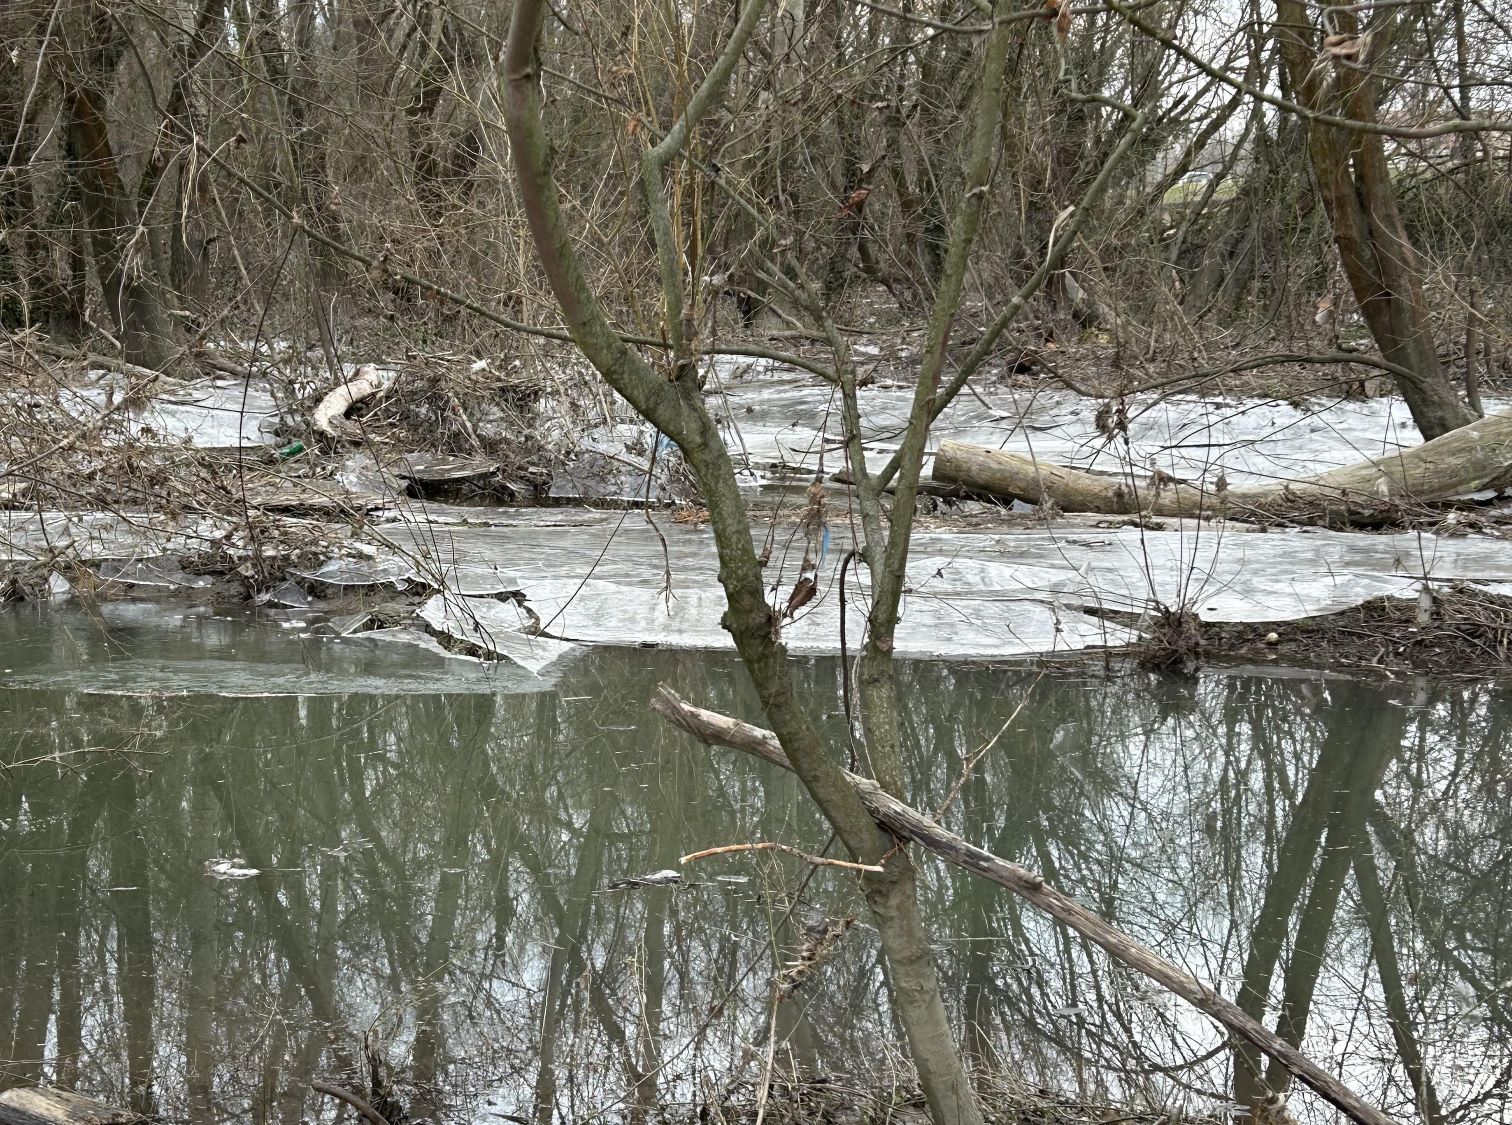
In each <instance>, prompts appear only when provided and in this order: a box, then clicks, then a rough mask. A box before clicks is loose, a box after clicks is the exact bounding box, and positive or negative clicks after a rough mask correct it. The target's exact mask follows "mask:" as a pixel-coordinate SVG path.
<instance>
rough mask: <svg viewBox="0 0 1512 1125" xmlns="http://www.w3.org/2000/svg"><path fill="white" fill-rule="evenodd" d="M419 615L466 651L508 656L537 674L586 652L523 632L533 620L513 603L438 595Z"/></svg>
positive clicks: (432, 628) (576, 647)
mask: <svg viewBox="0 0 1512 1125" xmlns="http://www.w3.org/2000/svg"><path fill="white" fill-rule="evenodd" d="M417 615H418V616H419V618H420V620H422V621H424V622H425V623H426V625H428V626H429V627H430V629H431V631H432V633H433V634H440V635H442V636H444V637H448V638H451V639H452V640H454V641H457V642H460V644H462V645H463V646H465V648H464V651H468V652H471V653H473V654H474V655H477V656H480V657H482V658H484V659H489V658H492V659H499V658H503V659H508V660H511V661H513V662H514V663H516V664H518V665H520V666H521V667H522V668H525V669H527V670H528V671H531V672H534V673H537V674H539V673H541V672H544V671H545V670H546V669H547V668H548V667H550V666H551V665H552V664H555V663H556V662H557V661H559V660H562V659H564V658H567V657H570V656H574V655H577V654H578V653H580V652H582V648H581V646H579V645H575V644H568V643H567V642H565V641H558V640H553V639H551V638H549V637H535V636H527V635H526V634H525V633H522V632H521V631H520V630H521V629H522V628H525V627H527V626H529V625H531V624H533V623H532V622H531V620H530V618H529V616H528V615H527V614H525V613H524V612H523V611H522V610H521V609H520V607H519V606H517V605H515V604H513V603H506V602H496V601H487V600H480V599H477V598H460V597H456V596H454V595H451V594H437V595H435V596H434V597H432V598H431V599H430V600H429V601H427V602H426V603H425V604H424V605H422V606H421V607H420V609H419V610H418V611H417Z"/></svg>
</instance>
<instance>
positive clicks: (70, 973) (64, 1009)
mask: <svg viewBox="0 0 1512 1125" xmlns="http://www.w3.org/2000/svg"><path fill="white" fill-rule="evenodd" d="M117 768H125V767H124V766H119V765H117V764H115V763H110V762H106V763H101V764H100V765H97V766H95V767H94V768H93V769H91V770H89V772H88V773H86V774H85V776H84V784H83V786H82V787H81V788H80V790H79V795H78V797H77V798H76V799H75V803H74V812H73V815H72V816H71V817H70V818H69V821H68V851H67V854H66V855H65V856H64V859H63V864H62V872H61V877H60V879H59V881H58V921H57V933H58V1019H57V1036H58V1062H57V1069H56V1071H55V1074H56V1077H57V1082H58V1085H59V1086H61V1087H63V1088H64V1089H65V1090H71V1089H73V1088H74V1087H75V1086H76V1085H77V1084H78V1081H79V1072H80V1064H81V1060H82V1056H83V1054H84V1010H83V999H82V996H83V989H82V987H81V982H80V979H79V976H80V965H79V952H80V948H81V946H82V940H81V938H82V935H81V930H82V928H83V924H84V918H83V909H82V906H83V894H84V870H85V867H86V866H87V865H88V861H89V849H90V846H91V844H92V843H93V841H94V837H95V831H96V828H97V826H98V822H99V818H100V810H101V808H102V807H103V805H104V803H105V791H106V788H107V786H108V784H109V779H110V771H111V770H113V769H117Z"/></svg>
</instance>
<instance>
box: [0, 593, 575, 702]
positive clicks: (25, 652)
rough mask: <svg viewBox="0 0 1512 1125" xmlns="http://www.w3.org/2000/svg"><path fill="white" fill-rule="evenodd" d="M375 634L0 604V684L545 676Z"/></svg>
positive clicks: (99, 688)
mask: <svg viewBox="0 0 1512 1125" xmlns="http://www.w3.org/2000/svg"><path fill="white" fill-rule="evenodd" d="M369 638H375V639H374V640H372V641H370V640H369ZM385 642H386V638H384V639H382V640H380V639H376V634H374V633H364V634H360V635H359V636H357V637H353V638H350V639H341V638H322V637H317V636H312V635H310V634H308V633H302V634H301V635H300V636H299V637H298V640H297V642H294V641H292V640H291V637H290V635H289V633H288V632H287V631H285V630H280V629H270V628H267V627H266V626H264V625H259V624H257V623H256V622H255V621H254V619H253V617H252V616H251V615H250V614H247V615H240V614H229V615H228V614H226V613H224V612H219V611H214V610H211V609H209V608H208V607H205V606H186V607H185V608H184V609H183V611H182V612H178V611H175V610H174V609H172V608H165V607H164V606H163V604H162V603H144V602H133V601H104V602H101V603H99V605H98V606H96V607H93V608H91V609H90V610H88V611H85V610H76V609H69V608H48V609H45V610H43V611H41V612H36V613H24V614H20V613H0V652H4V653H5V654H6V660H5V663H6V667H5V668H4V669H3V670H0V684H4V685H5V686H7V687H18V686H46V687H49V688H57V689H66V690H74V691H83V692H96V693H102V694H112V695H114V694H120V695H143V696H162V695H221V696H277V695H290V696H312V695H344V694H347V693H352V692H359V693H363V692H368V693H374V694H377V695H390V696H391V695H395V694H409V693H415V694H428V693H435V692H446V693H482V694H494V693H516V692H522V693H533V692H539V691H546V690H549V689H550V687H551V685H552V679H551V677H550V676H539V675H535V674H533V673H531V672H529V671H527V670H525V669H524V668H521V667H518V666H517V665H514V664H512V663H493V664H480V663H479V662H478V661H476V660H459V659H457V658H456V657H454V656H451V655H447V654H445V653H441V652H438V651H437V650H436V648H435V647H434V646H433V645H422V644H404V645H399V644H392V643H385Z"/></svg>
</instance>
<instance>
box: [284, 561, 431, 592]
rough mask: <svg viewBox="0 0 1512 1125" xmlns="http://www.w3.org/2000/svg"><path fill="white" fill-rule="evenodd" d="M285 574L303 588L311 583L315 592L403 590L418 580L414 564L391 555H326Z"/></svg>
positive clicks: (415, 583)
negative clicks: (325, 558) (309, 566)
mask: <svg viewBox="0 0 1512 1125" xmlns="http://www.w3.org/2000/svg"><path fill="white" fill-rule="evenodd" d="M289 574H290V576H291V577H293V578H294V579H296V580H297V581H299V582H300V583H301V584H303V585H304V586H306V587H307V588H308V587H311V586H313V587H314V588H315V590H316V592H318V593H321V594H325V595H328V596H339V595H343V594H355V593H364V592H371V591H374V590H379V589H385V590H407V589H409V588H411V587H412V586H415V585H417V584H418V583H417V581H416V578H415V568H414V567H413V566H412V565H411V564H410V563H409V562H408V561H407V560H405V559H403V558H398V557H394V556H380V557H379V558H356V559H330V560H328V561H327V562H324V563H322V564H321V565H320V566H317V567H315V568H314V569H313V570H291V571H289Z"/></svg>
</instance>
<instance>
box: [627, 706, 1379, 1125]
mask: <svg viewBox="0 0 1512 1125" xmlns="http://www.w3.org/2000/svg"><path fill="white" fill-rule="evenodd" d="M651 709H652V710H653V711H655V712H656V713H657V714H659V715H661V716H662V717H663V718H664V719H666V720H667V721H668V722H669V723H671V724H672V725H673V726H675V727H678V728H679V729H681V730H684V731H686V732H687V733H688V734H691V735H692V736H693V737H694V738H696V739H698V740H699V741H700V742H704V743H708V744H709V745H713V746H728V747H731V748H732V749H735V750H740V751H743V752H745V753H747V754H751V755H753V756H755V757H757V758H760V759H761V760H762V761H764V762H769V763H771V764H772V765H774V766H780V767H782V768H783V769H791V768H792V767H791V766H790V765H789V764H788V761H787V758H786V757H784V755H783V753H782V748H781V746H780V745H779V744H778V742H777V739H776V737H775V736H774V735H773V734H772V733H771V732H770V731H765V730H762V729H761V728H760V727H755V726H752V725H751V724H750V723H743V722H740V721H739V720H737V719H731V718H729V717H728V716H725V715H720V714H718V713H716V712H714V711H706V710H704V709H703V708H701V707H695V706H693V705H692V704H691V703H688V702H687V701H686V700H684V699H682V698H681V697H680V696H679V695H678V694H677V693H676V692H674V691H673V690H672V689H671V688H669V687H668V686H667V685H666V684H662V685H660V686H659V687H658V688H657V689H656V693H655V694H654V695H653V696H652V697H651ZM846 777H847V779H848V780H849V781H850V783H851V786H852V787H853V788H854V789H855V791H856V793H857V794H859V796H860V798H861V803H862V804H863V805H865V806H866V809H867V811H868V812H869V813H870V814H871V815H872V817H873V818H874V819H875V820H876V822H877V823H878V824H879V825H880V826H881V827H882V828H883V829H885V830H886V831H888V832H891V833H892V834H893V835H894V836H898V837H900V838H902V839H905V840H912V841H913V842H914V843H916V844H919V845H920V846H921V847H923V848H924V849H925V850H926V851H929V852H931V853H933V854H934V855H936V856H938V857H939V858H940V859H943V860H945V861H946V862H947V863H953V864H955V865H956V866H957V867H961V868H964V869H965V870H967V871H970V872H971V873H972V874H975V875H980V876H982V877H983V878H984V879H987V880H989V881H991V882H994V883H996V884H998V885H999V886H1001V887H1006V888H1008V890H1010V891H1012V892H1013V893H1014V894H1016V895H1018V896H1019V897H1020V898H1022V899H1024V900H1025V901H1026V902H1028V903H1029V904H1030V905H1032V906H1035V907H1037V908H1038V909H1040V910H1043V911H1044V912H1045V913H1046V914H1049V915H1050V916H1051V917H1052V918H1055V919H1056V920H1057V921H1059V922H1062V923H1064V924H1065V925H1066V926H1069V927H1070V928H1071V929H1072V930H1074V931H1075V932H1076V933H1078V934H1080V935H1081V936H1082V937H1084V938H1086V939H1087V940H1089V941H1091V942H1092V943H1094V944H1095V945H1097V946H1099V947H1101V948H1102V949H1103V950H1104V951H1105V952H1106V953H1108V954H1109V955H1110V956H1111V957H1113V959H1114V960H1116V961H1118V962H1120V963H1121V964H1124V965H1127V966H1128V967H1129V968H1131V969H1134V970H1135V971H1136V972H1139V973H1143V974H1144V975H1145V976H1147V977H1149V978H1150V979H1151V980H1153V981H1154V982H1155V983H1157V984H1159V985H1161V986H1162V987H1163V988H1166V989H1169V990H1170V991H1171V992H1174V993H1175V994H1176V995H1177V996H1179V997H1181V998H1182V999H1183V1000H1185V1001H1186V1002H1187V1003H1189V1004H1191V1005H1192V1006H1193V1007H1194V1008H1196V1009H1197V1010H1198V1011H1200V1012H1203V1013H1204V1014H1206V1015H1208V1016H1211V1017H1212V1018H1213V1019H1215V1020H1217V1021H1218V1022H1219V1023H1220V1024H1222V1025H1223V1026H1224V1027H1225V1028H1226V1029H1228V1031H1229V1032H1230V1033H1231V1034H1232V1035H1234V1036H1236V1037H1238V1038H1240V1039H1243V1040H1245V1041H1246V1042H1249V1043H1251V1044H1253V1045H1254V1046H1255V1047H1256V1048H1258V1049H1259V1050H1261V1051H1263V1052H1264V1053H1265V1054H1266V1055H1268V1056H1269V1057H1270V1058H1272V1059H1274V1060H1276V1062H1278V1063H1280V1064H1281V1065H1282V1066H1284V1067H1285V1068H1286V1069H1287V1070H1289V1071H1290V1072H1291V1073H1292V1074H1294V1075H1296V1077H1297V1078H1299V1079H1301V1080H1302V1081H1303V1082H1305V1083H1306V1084H1307V1085H1308V1086H1309V1087H1311V1088H1312V1089H1313V1090H1315V1091H1317V1093H1318V1094H1320V1095H1321V1096H1322V1097H1324V1098H1325V1099H1327V1100H1328V1101H1329V1102H1330V1103H1332V1104H1333V1105H1334V1106H1336V1107H1338V1108H1339V1109H1340V1110H1342V1111H1343V1112H1344V1113H1345V1114H1346V1115H1347V1116H1348V1117H1349V1118H1350V1119H1351V1120H1353V1121H1355V1122H1358V1123H1359V1125H1396V1123H1395V1121H1394V1120H1393V1119H1392V1118H1391V1117H1388V1116H1387V1115H1386V1114H1385V1113H1383V1112H1381V1111H1380V1110H1379V1109H1377V1108H1376V1107H1375V1106H1373V1105H1371V1104H1370V1103H1369V1102H1367V1101H1365V1100H1364V1099H1363V1098H1361V1097H1360V1096H1359V1095H1358V1094H1356V1093H1355V1092H1354V1091H1353V1090H1351V1089H1350V1088H1349V1087H1347V1086H1345V1085H1344V1084H1343V1083H1342V1082H1340V1081H1339V1080H1338V1079H1337V1078H1335V1077H1334V1076H1333V1075H1331V1074H1329V1073H1328V1072H1327V1071H1326V1070H1324V1069H1323V1068H1322V1067H1320V1066H1318V1065H1317V1064H1316V1063H1315V1062H1313V1061H1312V1060H1311V1059H1309V1058H1308V1057H1307V1056H1306V1055H1304V1054H1302V1052H1301V1051H1299V1050H1297V1048H1295V1047H1293V1046H1292V1045H1291V1044H1290V1043H1287V1042H1286V1041H1285V1040H1283V1039H1281V1038H1280V1037H1279V1036H1278V1035H1276V1033H1275V1032H1273V1031H1271V1030H1270V1029H1269V1028H1267V1027H1266V1026H1265V1025H1264V1024H1262V1023H1260V1022H1259V1021H1258V1020H1255V1019H1253V1018H1252V1017H1250V1016H1249V1015H1247V1014H1245V1012H1243V1011H1242V1010H1241V1009H1240V1008H1239V1007H1238V1005H1236V1004H1234V1003H1233V1001H1231V1000H1228V999H1226V998H1225V997H1223V996H1221V995H1219V993H1218V992H1217V991H1216V990H1214V989H1213V988H1211V987H1210V986H1208V985H1206V984H1204V983H1203V982H1202V981H1200V980H1198V979H1197V978H1196V977H1194V976H1192V975H1191V974H1190V973H1188V972H1186V971H1185V970H1184V969H1181V968H1179V967H1178V966H1176V965H1174V964H1172V963H1171V962H1170V961H1167V960H1166V959H1165V958H1163V957H1161V956H1160V955H1159V954H1157V953H1155V952H1154V951H1153V950H1151V949H1148V948H1146V947H1145V946H1144V945H1141V944H1140V943H1139V942H1137V941H1135V940H1134V939H1133V938H1131V937H1130V936H1129V935H1128V934H1125V933H1124V932H1123V931H1122V930H1119V929H1118V928H1116V927H1115V926H1113V925H1112V924H1111V923H1109V922H1107V921H1105V920H1103V919H1102V918H1100V917H1098V916H1097V915H1096V914H1094V913H1093V912H1092V911H1090V910H1088V909H1087V908H1086V907H1085V906H1083V905H1082V904H1081V903H1079V902H1077V901H1076V900H1075V899H1073V898H1071V897H1069V896H1068V895H1065V894H1062V893H1061V892H1060V891H1058V890H1056V889H1055V888H1054V887H1052V886H1050V885H1049V884H1047V883H1046V882H1045V880H1044V879H1043V878H1042V877H1041V876H1039V875H1037V874H1035V873H1034V872H1032V871H1030V870H1028V869H1027V868H1024V867H1020V866H1019V865H1018V864H1016V863H1010V862H1009V861H1008V860H1006V859H1002V858H1000V857H998V856H995V855H993V854H992V853H991V852H988V851H984V850H983V849H981V848H979V847H977V846H976V845H974V844H970V843H967V842H966V841H965V840H963V839H961V837H959V836H957V835H955V833H953V832H950V831H948V830H947V829H945V828H944V827H942V826H941V825H939V824H936V823H935V822H934V821H933V820H931V819H930V818H929V817H927V816H925V815H924V814H923V813H921V812H919V811H918V810H916V809H914V808H912V807H910V806H908V805H905V804H904V803H903V802H902V801H899V800H898V799H897V798H895V797H892V796H890V795H888V794H887V793H885V792H884V791H883V790H882V789H881V787H880V786H878V785H877V783H876V782H874V781H870V780H868V779H866V778H864V777H858V776H856V775H855V774H849V773H848V774H847V775H846Z"/></svg>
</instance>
